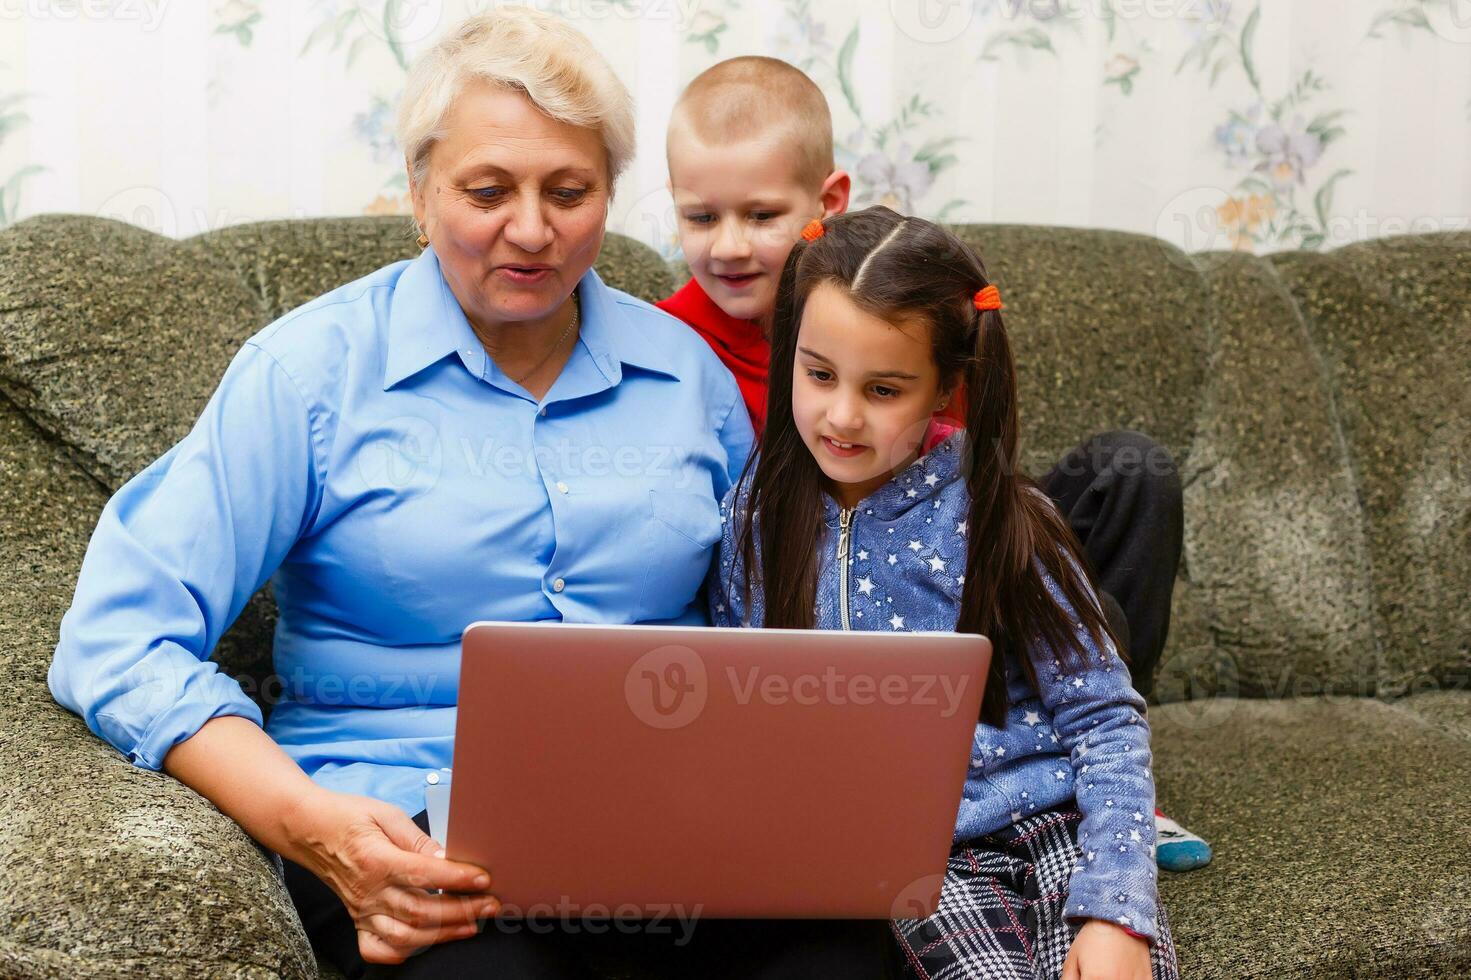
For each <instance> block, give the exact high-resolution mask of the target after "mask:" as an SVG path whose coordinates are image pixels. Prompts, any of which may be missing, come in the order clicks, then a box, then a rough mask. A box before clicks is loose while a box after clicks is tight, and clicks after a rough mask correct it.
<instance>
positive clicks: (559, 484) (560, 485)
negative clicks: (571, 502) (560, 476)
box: [557, 480, 567, 493]
mask: <svg viewBox="0 0 1471 980" xmlns="http://www.w3.org/2000/svg"><path fill="white" fill-rule="evenodd" d="M557 489H558V490H560V491H561V492H562V493H566V492H567V484H565V483H563V482H562V481H561V480H558V481H557Z"/></svg>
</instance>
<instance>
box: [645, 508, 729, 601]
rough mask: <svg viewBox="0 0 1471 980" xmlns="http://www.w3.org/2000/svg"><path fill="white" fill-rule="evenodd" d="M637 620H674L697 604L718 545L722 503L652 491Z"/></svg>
mask: <svg viewBox="0 0 1471 980" xmlns="http://www.w3.org/2000/svg"><path fill="white" fill-rule="evenodd" d="M646 527H647V542H648V550H647V552H646V555H647V557H646V559H645V560H646V561H647V562H648V567H647V569H646V570H645V573H644V583H643V588H642V589H641V591H640V600H639V617H638V618H639V619H640V620H641V621H646V620H652V619H673V618H674V617H676V616H678V615H680V614H681V613H683V612H684V611H685V609H686V607H688V606H689V604H690V603H691V602H693V601H694V600H695V596H696V595H697V594H698V593H699V590H700V586H701V585H702V584H703V583H704V581H705V573H706V572H707V571H708V570H709V568H710V562H711V561H712V560H713V559H714V557H715V546H716V545H717V544H718V543H719V541H720V503H719V502H718V501H717V500H716V499H715V498H714V496H712V495H710V494H701V493H686V492H684V491H681V490H650V491H649V503H648V521H647V523H646Z"/></svg>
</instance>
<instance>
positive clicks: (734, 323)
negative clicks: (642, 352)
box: [654, 278, 965, 452]
mask: <svg viewBox="0 0 1471 980" xmlns="http://www.w3.org/2000/svg"><path fill="white" fill-rule="evenodd" d="M654 305H655V306H657V307H659V309H661V310H663V311H664V312H665V313H670V314H673V315H674V316H677V317H679V318H680V319H681V320H683V321H684V322H685V323H688V324H689V325H690V326H691V327H692V328H694V330H695V332H696V333H698V334H699V335H700V336H701V337H704V338H705V342H706V343H707V344H709V345H710V347H711V349H712V350H714V351H715V353H716V354H717V355H718V356H719V357H720V360H721V361H723V362H724V363H725V366H726V367H727V368H729V369H730V373H731V374H733V375H735V379H736V384H738V385H740V387H741V397H742V398H744V399H745V401H746V411H748V412H749V413H750V415H751V425H752V426H753V427H754V428H755V430H756V434H757V435H758V436H759V435H760V434H761V430H762V429H763V428H765V426H766V375H767V371H768V369H769V367H770V364H771V344H770V343H769V342H768V341H767V339H766V335H765V334H764V333H763V332H762V331H761V325H760V324H759V323H757V322H756V321H755V320H738V319H736V318H735V317H733V316H731V315H730V314H729V313H726V312H725V311H724V310H722V309H721V308H720V307H719V306H718V305H717V304H716V302H715V301H714V300H713V299H711V298H710V296H709V294H708V293H706V292H705V290H704V289H703V288H702V287H701V286H700V284H699V283H698V282H696V281H695V279H694V278H691V279H690V281H689V282H687V283H685V284H684V285H683V286H682V287H680V289H679V291H678V292H676V293H675V294H674V295H673V296H670V297H669V298H668V299H665V300H660V301H659V302H658V303H655V304H654ZM964 412H965V403H964V399H963V398H961V397H960V396H959V395H957V397H956V398H954V399H952V404H951V406H950V407H949V409H948V410H947V411H944V412H938V413H936V416H935V420H934V424H933V425H931V426H930V428H929V431H928V432H926V433H925V442H924V449H923V451H924V452H929V451H930V450H931V449H932V448H933V447H934V446H935V445H936V444H938V443H940V442H942V441H943V440H944V439H945V437H946V436H948V435H949V434H950V433H951V432H954V431H955V429H956V428H957V427H958V426H959V424H960V423H961V422H963V421H964V419H965V414H964Z"/></svg>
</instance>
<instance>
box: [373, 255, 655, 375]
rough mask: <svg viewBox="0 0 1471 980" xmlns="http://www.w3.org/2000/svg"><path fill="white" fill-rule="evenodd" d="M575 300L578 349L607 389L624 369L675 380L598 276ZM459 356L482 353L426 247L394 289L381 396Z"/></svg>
mask: <svg viewBox="0 0 1471 980" xmlns="http://www.w3.org/2000/svg"><path fill="white" fill-rule="evenodd" d="M577 297H578V299H579V301H580V304H581V316H582V322H581V324H580V325H579V328H578V333H579V335H580V336H581V338H582V344H583V345H584V346H585V347H586V348H587V350H588V353H589V354H590V355H591V356H592V359H593V362H594V363H595V364H596V365H597V367H598V370H599V371H600V372H602V374H603V377H604V378H606V379H607V381H608V383H609V384H610V385H615V384H617V383H618V382H619V381H620V380H621V379H622V376H623V371H622V366H623V365H630V366H633V367H639V368H644V369H646V370H650V371H657V372H659V373H661V374H667V375H669V376H671V377H678V374H677V372H676V371H675V369H674V367H673V365H672V364H671V363H670V360H669V358H668V356H667V355H666V354H665V353H664V352H663V351H662V350H660V349H659V348H658V347H656V346H655V345H654V344H653V343H652V342H651V341H650V340H649V338H648V337H647V336H646V335H645V333H644V332H643V330H641V329H640V327H639V325H638V324H637V323H636V322H635V320H634V318H633V317H630V316H628V315H627V314H626V313H625V311H624V310H623V308H622V306H621V304H619V302H618V300H617V297H616V295H615V294H614V292H613V290H612V289H610V288H608V286H606V285H605V284H604V283H603V280H602V278H601V277H600V276H599V275H598V274H597V272H596V270H593V269H588V270H587V273H586V274H585V275H583V277H582V279H581V280H580V281H579V282H578V283H577ZM460 350H468V351H476V350H481V351H483V348H482V347H481V344H480V338H479V337H477V336H476V335H475V331H474V330H473V329H471V327H470V321H469V320H467V319H466V318H465V311H464V310H463V309H461V308H460V303H459V301H458V300H457V299H455V295H454V293H453V292H451V290H450V288H449V283H448V282H446V281H445V278H444V273H443V272H442V271H441V270H440V268H439V257H438V256H437V255H435V254H434V247H433V246H430V247H428V248H426V249H424V251H423V253H422V254H421V255H420V256H419V257H418V258H417V259H414V260H413V261H411V262H410V263H409V265H408V268H406V269H404V271H403V272H402V273H401V274H400V275H399V278H398V283H397V285H396V286H395V287H394V291H393V300H392V306H391V307H390V309H389V313H388V355H387V357H386V359H385V363H384V367H383V390H384V391H387V390H388V389H390V388H392V387H393V386H394V385H396V384H398V383H399V382H400V381H403V380H405V379H406V378H410V377H412V376H413V375H415V374H418V373H419V372H420V371H422V370H424V369H425V368H426V367H429V366H430V365H431V364H435V363H437V362H438V361H440V360H441V359H443V358H445V357H448V356H449V355H450V354H453V353H455V352H456V351H460Z"/></svg>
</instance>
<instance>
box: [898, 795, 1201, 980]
mask: <svg viewBox="0 0 1471 980" xmlns="http://www.w3.org/2000/svg"><path fill="white" fill-rule="evenodd" d="M1082 819H1083V815H1082V814H1081V813H1079V812H1078V811H1077V810H1076V809H1074V808H1071V807H1066V808H1056V809H1050V810H1043V811H1041V812H1040V813H1034V814H1032V815H1031V816H1029V817H1026V818H1024V819H1022V820H1019V821H1017V822H1016V823H1014V824H1011V825H1010V826H1007V827H1004V828H1002V829H1001V830H998V831H996V832H994V833H991V834H986V835H984V836H981V837H977V838H975V839H973V840H969V841H965V842H963V843H961V844H957V845H955V847H954V848H952V849H951V851H950V861H949V864H948V866H947V867H946V870H945V887H944V889H943V891H942V892H941V893H940V907H939V908H938V909H937V910H936V911H935V913H934V914H933V915H931V916H930V917H929V918H927V919H897V920H895V921H894V922H893V923H892V925H893V929H894V935H895V937H896V938H897V939H898V940H899V946H900V949H901V950H902V951H903V956H904V961H905V966H904V976H906V977H916V978H919V980H1060V978H1061V977H1062V964H1063V962H1064V961H1065V960H1066V959H1067V954H1068V949H1069V948H1070V947H1071V946H1072V942H1073V938H1074V937H1075V936H1077V934H1078V930H1079V929H1081V928H1082V926H1083V923H1082V922H1081V921H1080V922H1077V923H1075V924H1071V923H1068V922H1067V921H1065V920H1064V919H1063V917H1062V913H1063V909H1064V908H1065V907H1066V905H1067V889H1068V881H1069V879H1070V878H1071V876H1072V872H1073V868H1074V867H1075V866H1076V865H1077V861H1078V857H1079V855H1080V853H1081V852H1080V851H1079V848H1078V824H1079V823H1080V822H1081V821H1082ZM1159 935H1160V938H1159V942H1157V943H1155V944H1154V946H1153V947H1152V948H1151V950H1150V962H1151V967H1152V975H1153V980H1179V976H1180V972H1179V965H1178V963H1177V962H1176V958H1175V943H1174V939H1173V938H1172V937H1171V935H1170V925H1169V920H1168V918H1167V917H1166V916H1165V910H1164V906H1163V905H1161V906H1160V908H1159Z"/></svg>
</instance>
